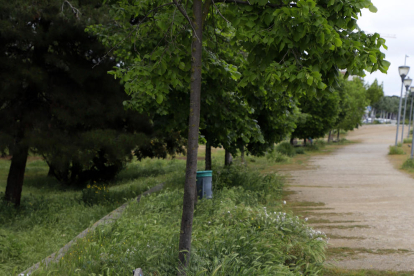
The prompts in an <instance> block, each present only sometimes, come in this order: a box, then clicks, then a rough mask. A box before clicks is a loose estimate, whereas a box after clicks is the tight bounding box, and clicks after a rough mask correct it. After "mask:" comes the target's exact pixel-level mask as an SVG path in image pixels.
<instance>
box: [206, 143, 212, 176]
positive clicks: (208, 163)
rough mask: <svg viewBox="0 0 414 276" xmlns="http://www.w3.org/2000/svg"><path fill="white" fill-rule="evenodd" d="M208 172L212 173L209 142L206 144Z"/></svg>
mask: <svg viewBox="0 0 414 276" xmlns="http://www.w3.org/2000/svg"><path fill="white" fill-rule="evenodd" d="M205 170H206V171H211V145H210V143H209V142H208V141H207V144H206V168H205Z"/></svg>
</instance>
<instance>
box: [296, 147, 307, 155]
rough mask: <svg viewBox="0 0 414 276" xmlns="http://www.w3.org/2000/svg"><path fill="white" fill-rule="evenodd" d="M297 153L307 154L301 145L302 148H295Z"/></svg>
mask: <svg viewBox="0 0 414 276" xmlns="http://www.w3.org/2000/svg"><path fill="white" fill-rule="evenodd" d="M295 151H296V154H305V150H304V149H303V148H302V147H300V148H295Z"/></svg>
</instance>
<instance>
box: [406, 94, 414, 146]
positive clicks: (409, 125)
mask: <svg viewBox="0 0 414 276" xmlns="http://www.w3.org/2000/svg"><path fill="white" fill-rule="evenodd" d="M413 97H414V86H411V87H410V98H411V109H410V121H409V123H408V134H407V138H410V127H411V118H412V115H413ZM413 129H414V128H413Z"/></svg>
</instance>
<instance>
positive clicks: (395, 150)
mask: <svg viewBox="0 0 414 276" xmlns="http://www.w3.org/2000/svg"><path fill="white" fill-rule="evenodd" d="M388 154H389V155H396V154H404V151H403V149H401V148H400V147H399V146H397V147H396V146H390V151H389V152H388Z"/></svg>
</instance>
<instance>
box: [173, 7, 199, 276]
mask: <svg viewBox="0 0 414 276" xmlns="http://www.w3.org/2000/svg"><path fill="white" fill-rule="evenodd" d="M202 13H203V3H202V0H194V1H193V15H194V18H193V26H194V29H195V30H193V38H192V39H193V41H192V45H191V72H192V73H191V85H190V89H191V91H190V114H189V115H190V116H189V117H190V118H189V123H188V144H187V164H186V173H185V184H184V198H183V214H182V217H181V231H180V242H179V247H178V249H179V253H178V259H179V264H178V273H177V274H178V275H179V276H181V275H186V272H185V268H186V267H188V264H189V262H190V253H191V235H192V230H193V215H194V201H195V197H196V193H195V189H196V175H197V150H198V131H199V125H200V97H201V65H202V15H203V14H202Z"/></svg>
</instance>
